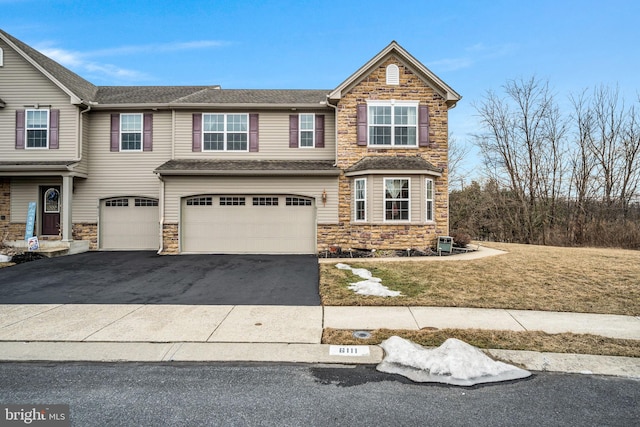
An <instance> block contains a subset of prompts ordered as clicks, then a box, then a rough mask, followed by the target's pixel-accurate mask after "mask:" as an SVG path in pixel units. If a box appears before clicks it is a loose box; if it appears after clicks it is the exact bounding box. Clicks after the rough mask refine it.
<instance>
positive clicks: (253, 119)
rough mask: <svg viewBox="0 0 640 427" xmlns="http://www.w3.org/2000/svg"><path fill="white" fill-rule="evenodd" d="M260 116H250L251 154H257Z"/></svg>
mask: <svg viewBox="0 0 640 427" xmlns="http://www.w3.org/2000/svg"><path fill="white" fill-rule="evenodd" d="M258 127H259V126H258V115H257V114H249V152H251V153H257V152H258V151H259V145H258Z"/></svg>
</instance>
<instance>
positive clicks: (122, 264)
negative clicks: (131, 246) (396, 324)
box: [0, 251, 320, 306]
mask: <svg viewBox="0 0 640 427" xmlns="http://www.w3.org/2000/svg"><path fill="white" fill-rule="evenodd" d="M0 304H193V305H305V306H310V305H320V297H319V294H318V262H317V258H316V257H315V256H313V255H179V256H168V255H165V256H160V255H156V253H155V252H146V251H135V252H133V251H131V252H128V251H127V252H86V253H83V254H78V255H70V256H63V257H58V258H51V259H42V260H38V261H32V262H28V263H24V264H19V265H15V266H13V267H9V268H2V269H0Z"/></svg>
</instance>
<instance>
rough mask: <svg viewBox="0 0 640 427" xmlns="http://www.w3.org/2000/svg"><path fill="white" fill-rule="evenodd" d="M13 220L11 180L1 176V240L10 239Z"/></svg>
mask: <svg viewBox="0 0 640 427" xmlns="http://www.w3.org/2000/svg"><path fill="white" fill-rule="evenodd" d="M10 222H11V180H10V179H9V178H0V242H2V240H5V239H6V240H8V234H9V224H10Z"/></svg>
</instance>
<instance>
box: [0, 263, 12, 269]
mask: <svg viewBox="0 0 640 427" xmlns="http://www.w3.org/2000/svg"><path fill="white" fill-rule="evenodd" d="M12 265H16V264H15V263H13V262H0V268H3V267H11V266H12Z"/></svg>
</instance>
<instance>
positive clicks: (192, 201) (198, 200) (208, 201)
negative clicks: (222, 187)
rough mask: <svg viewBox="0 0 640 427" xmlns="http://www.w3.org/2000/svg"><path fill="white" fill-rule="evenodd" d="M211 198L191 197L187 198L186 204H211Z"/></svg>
mask: <svg viewBox="0 0 640 427" xmlns="http://www.w3.org/2000/svg"><path fill="white" fill-rule="evenodd" d="M212 205H213V198H211V197H191V198H189V199H187V206H212Z"/></svg>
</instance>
